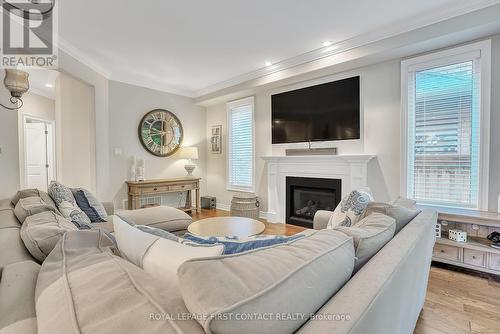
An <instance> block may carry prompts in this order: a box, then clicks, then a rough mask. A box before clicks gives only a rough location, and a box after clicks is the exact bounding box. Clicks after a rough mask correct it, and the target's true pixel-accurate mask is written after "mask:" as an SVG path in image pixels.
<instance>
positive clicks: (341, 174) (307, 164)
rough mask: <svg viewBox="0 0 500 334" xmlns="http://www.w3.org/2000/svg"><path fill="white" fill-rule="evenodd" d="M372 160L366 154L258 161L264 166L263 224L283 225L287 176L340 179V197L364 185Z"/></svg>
mask: <svg viewBox="0 0 500 334" xmlns="http://www.w3.org/2000/svg"><path fill="white" fill-rule="evenodd" d="M373 158H375V155H368V154H362V155H310V156H267V157H262V159H264V160H265V161H266V162H267V185H268V186H267V198H268V207H267V220H268V221H269V222H273V223H284V222H285V219H286V218H285V217H286V213H285V210H286V193H285V192H286V177H287V176H296V177H314V178H326V179H340V180H341V181H342V197H344V196H345V195H347V194H348V193H349V192H350V191H351V190H352V189H356V188H359V187H364V186H366V185H367V166H368V162H369V161H370V160H371V159H373Z"/></svg>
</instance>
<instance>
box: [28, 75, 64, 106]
mask: <svg viewBox="0 0 500 334" xmlns="http://www.w3.org/2000/svg"><path fill="white" fill-rule="evenodd" d="M23 71H26V72H28V73H29V78H28V80H29V83H30V89H29V91H30V92H33V93H35V94H38V95H42V96H45V97H47V98H49V99H52V100H54V99H55V82H56V79H57V76H58V75H59V72H57V71H53V70H47V69H35V68H31V67H30V68H24V69H23Z"/></svg>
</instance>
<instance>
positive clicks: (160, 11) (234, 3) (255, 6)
mask: <svg viewBox="0 0 500 334" xmlns="http://www.w3.org/2000/svg"><path fill="white" fill-rule="evenodd" d="M498 2H499V1H494V0H405V1H401V0H378V1H373V0H357V1H353V0H308V1H298V0H295V1H290V0H253V1H242V0H239V1H238V0H216V1H206V0H198V1H195V0H183V1H172V0H170V1H168V0H163V1H162V0H142V1H123V0H121V1H119V0H107V1H102V0H100V1H98V0H86V1H79V0H66V1H59V2H58V3H59V5H58V6H59V15H58V17H59V35H60V44H61V46H62V48H63V49H64V46H65V47H66V49H68V50H71V51H72V52H71V54H72V55H74V56H77V58H79V60H82V61H84V62H85V63H87V64H90V65H92V66H93V67H94V69H97V70H98V71H100V72H101V73H103V74H104V75H106V76H107V77H109V78H110V79H112V80H117V81H123V82H128V83H132V84H137V85H142V86H147V87H152V88H156V89H160V90H166V91H171V92H175V93H179V94H183V95H188V96H198V95H200V94H201V93H200V92H207V91H210V87H220V83H223V82H229V81H231V82H235V80H237V79H238V78H241V79H242V80H243V78H244V77H245V75H246V74H248V73H252V72H255V71H259V70H261V69H262V68H263V67H265V65H264V63H265V62H266V61H269V62H272V63H273V64H276V63H280V62H283V61H286V60H287V59H290V58H294V57H297V56H299V55H301V54H304V53H308V52H310V51H313V50H316V49H318V48H321V47H322V43H323V42H324V41H330V42H332V43H334V45H335V44H336V43H340V42H342V41H346V40H350V39H355V38H358V39H359V38H360V36H367V38H368V37H369V36H375V35H374V34H373V32H376V31H379V32H381V34H382V35H385V37H389V36H391V35H394V34H397V33H401V32H405V31H408V30H411V29H416V28H419V27H422V26H425V25H427V24H431V23H435V22H437V21H440V20H444V19H447V18H451V17H453V16H457V15H461V14H464V13H467V12H470V11H472V10H475V9H478V8H481V7H485V6H487V5H491V4H493V3H498ZM381 34H379V35H378V36H381ZM367 38H365V40H367ZM368 41H369V40H368ZM214 89H215V88H214Z"/></svg>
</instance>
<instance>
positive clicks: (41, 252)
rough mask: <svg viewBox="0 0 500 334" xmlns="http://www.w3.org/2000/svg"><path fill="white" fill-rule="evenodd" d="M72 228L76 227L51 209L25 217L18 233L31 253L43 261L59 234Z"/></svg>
mask: <svg viewBox="0 0 500 334" xmlns="http://www.w3.org/2000/svg"><path fill="white" fill-rule="evenodd" d="M74 230H77V228H76V226H75V225H73V224H72V223H71V222H70V221H69V220H67V219H65V218H63V217H61V216H59V215H57V214H55V213H54V212H52V211H45V212H41V213H37V214H35V215H32V216H29V217H28V218H26V220H25V222H24V224H23V225H22V226H21V233H20V234H21V239H22V240H23V242H24V245H25V246H26V248H27V249H28V251H29V252H30V253H31V255H32V256H33V257H34V258H35V259H37V260H38V261H40V262H43V261H44V260H45V257H46V256H47V255H49V253H50V252H51V251H52V250H53V249H54V247H55V245H56V244H57V242H58V241H59V239H60V238H61V236H62V235H63V234H64V233H66V232H67V231H74Z"/></svg>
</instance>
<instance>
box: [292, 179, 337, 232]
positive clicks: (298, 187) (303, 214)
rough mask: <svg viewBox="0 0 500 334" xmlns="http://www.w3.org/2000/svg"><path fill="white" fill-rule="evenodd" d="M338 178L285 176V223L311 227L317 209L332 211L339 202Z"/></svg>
mask: <svg viewBox="0 0 500 334" xmlns="http://www.w3.org/2000/svg"><path fill="white" fill-rule="evenodd" d="M341 187H342V182H341V180H339V179H321V178H311V177H292V176H287V177H286V223H287V224H292V225H298V226H302V227H307V228H312V227H313V218H314V214H315V213H316V211H318V210H329V211H333V210H335V208H336V207H337V205H338V204H339V202H340V199H341V195H342V189H341Z"/></svg>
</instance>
